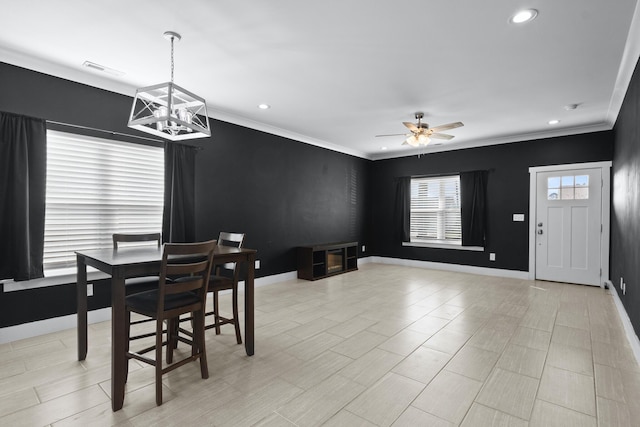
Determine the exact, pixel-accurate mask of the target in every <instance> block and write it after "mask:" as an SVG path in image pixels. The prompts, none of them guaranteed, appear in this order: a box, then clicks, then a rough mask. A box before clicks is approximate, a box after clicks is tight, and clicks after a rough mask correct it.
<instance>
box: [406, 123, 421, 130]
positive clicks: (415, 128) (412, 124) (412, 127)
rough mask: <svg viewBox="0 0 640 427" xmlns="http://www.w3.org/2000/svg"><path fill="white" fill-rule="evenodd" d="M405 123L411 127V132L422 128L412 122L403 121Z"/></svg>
mask: <svg viewBox="0 0 640 427" xmlns="http://www.w3.org/2000/svg"><path fill="white" fill-rule="evenodd" d="M402 124H403V125H405V126H406V127H408V128H409V130H410V131H411V132H420V128H419V127H418V126H416V125H415V123H411V122H402Z"/></svg>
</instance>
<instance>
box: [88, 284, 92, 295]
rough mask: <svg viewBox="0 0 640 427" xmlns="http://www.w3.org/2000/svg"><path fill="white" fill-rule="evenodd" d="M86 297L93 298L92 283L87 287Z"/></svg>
mask: <svg viewBox="0 0 640 427" xmlns="http://www.w3.org/2000/svg"><path fill="white" fill-rule="evenodd" d="M87 296H88V297H92V296H93V283H89V284H88V285H87Z"/></svg>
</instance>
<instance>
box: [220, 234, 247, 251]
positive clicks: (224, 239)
mask: <svg viewBox="0 0 640 427" xmlns="http://www.w3.org/2000/svg"><path fill="white" fill-rule="evenodd" d="M243 243H244V233H228V232H226V231H221V232H220V236H219V237H218V244H219V245H220V246H232V247H234V248H241V247H242V244H243Z"/></svg>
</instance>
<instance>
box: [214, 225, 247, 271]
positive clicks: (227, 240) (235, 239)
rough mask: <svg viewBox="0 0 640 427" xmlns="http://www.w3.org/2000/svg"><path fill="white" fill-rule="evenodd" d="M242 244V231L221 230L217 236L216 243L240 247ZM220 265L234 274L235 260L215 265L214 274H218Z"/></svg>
mask: <svg viewBox="0 0 640 427" xmlns="http://www.w3.org/2000/svg"><path fill="white" fill-rule="evenodd" d="M243 244H244V233H229V232H226V231H221V232H220V235H219V236H218V245H220V246H231V247H234V248H241V247H242V245H243ZM220 267H222V268H224V269H226V270H231V271H232V272H233V273H234V275H235V274H236V263H235V262H227V263H225V264H222V265H221V266H217V268H216V274H220Z"/></svg>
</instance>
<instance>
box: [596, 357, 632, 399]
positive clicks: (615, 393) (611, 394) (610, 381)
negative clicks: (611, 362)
mask: <svg viewBox="0 0 640 427" xmlns="http://www.w3.org/2000/svg"><path fill="white" fill-rule="evenodd" d="M594 371H595V380H596V396H599V397H604V398H605V399H609V400H616V401H618V402H623V403H624V402H625V396H624V386H623V383H622V374H621V373H620V371H619V370H618V369H616V368H612V367H611V366H607V365H598V364H596V365H595V367H594Z"/></svg>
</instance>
